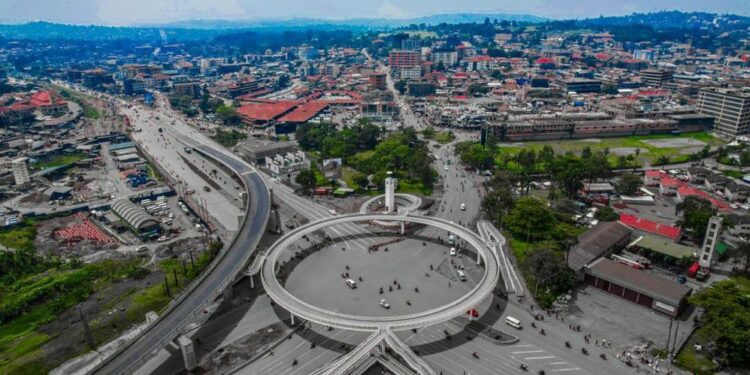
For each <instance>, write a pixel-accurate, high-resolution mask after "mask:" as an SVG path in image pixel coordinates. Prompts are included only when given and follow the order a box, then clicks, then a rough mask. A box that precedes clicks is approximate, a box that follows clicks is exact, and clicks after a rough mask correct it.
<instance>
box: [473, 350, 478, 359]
mask: <svg viewBox="0 0 750 375" xmlns="http://www.w3.org/2000/svg"><path fill="white" fill-rule="evenodd" d="M471 355H472V356H474V358H476V359H479V353H477V352H474V353H471Z"/></svg>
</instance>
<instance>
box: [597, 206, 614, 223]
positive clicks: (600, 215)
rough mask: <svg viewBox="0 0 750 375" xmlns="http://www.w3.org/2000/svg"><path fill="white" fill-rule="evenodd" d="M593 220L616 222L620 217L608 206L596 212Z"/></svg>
mask: <svg viewBox="0 0 750 375" xmlns="http://www.w3.org/2000/svg"><path fill="white" fill-rule="evenodd" d="M594 219H596V220H599V221H617V220H619V219H620V215H619V214H618V213H617V212H615V210H614V209H613V208H612V207H610V206H604V207H602V208H600V209H599V210H597V211H596V213H595V214H594Z"/></svg>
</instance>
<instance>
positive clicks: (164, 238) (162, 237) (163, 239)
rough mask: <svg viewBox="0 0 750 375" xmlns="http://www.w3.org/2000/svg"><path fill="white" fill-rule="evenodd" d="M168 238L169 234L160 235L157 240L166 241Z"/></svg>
mask: <svg viewBox="0 0 750 375" xmlns="http://www.w3.org/2000/svg"><path fill="white" fill-rule="evenodd" d="M168 239H169V237H167V236H161V237H159V238H157V239H156V242H164V241H166V240H168Z"/></svg>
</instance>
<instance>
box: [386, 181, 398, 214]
mask: <svg viewBox="0 0 750 375" xmlns="http://www.w3.org/2000/svg"><path fill="white" fill-rule="evenodd" d="M392 174H393V172H390V171H388V177H386V179H385V210H386V212H387V213H391V212H394V211H396V197H395V195H396V182H397V181H398V180H397V179H395V178H393V177H391V175H392Z"/></svg>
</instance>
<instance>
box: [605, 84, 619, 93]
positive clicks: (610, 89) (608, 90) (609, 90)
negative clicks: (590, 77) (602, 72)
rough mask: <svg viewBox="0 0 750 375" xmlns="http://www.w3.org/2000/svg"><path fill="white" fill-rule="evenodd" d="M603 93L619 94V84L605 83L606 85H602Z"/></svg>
mask: <svg viewBox="0 0 750 375" xmlns="http://www.w3.org/2000/svg"><path fill="white" fill-rule="evenodd" d="M602 93H604V94H607V95H617V94H618V93H619V91H617V86H615V85H604V87H602Z"/></svg>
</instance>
